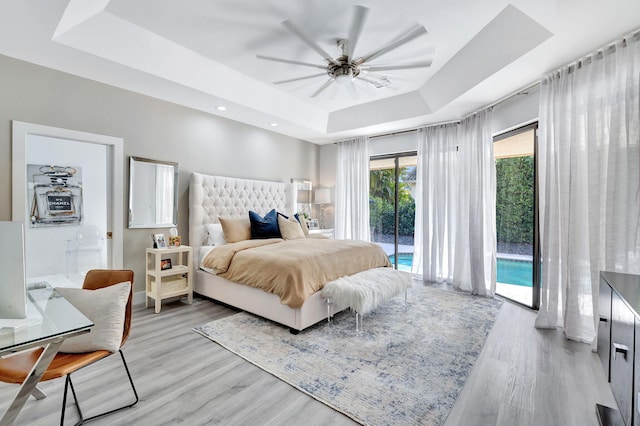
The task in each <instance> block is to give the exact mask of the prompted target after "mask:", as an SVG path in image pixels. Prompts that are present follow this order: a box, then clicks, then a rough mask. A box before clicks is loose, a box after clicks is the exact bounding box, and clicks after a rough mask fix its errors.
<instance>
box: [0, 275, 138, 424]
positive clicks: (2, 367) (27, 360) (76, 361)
mask: <svg viewBox="0 0 640 426" xmlns="http://www.w3.org/2000/svg"><path fill="white" fill-rule="evenodd" d="M125 281H129V282H131V291H130V293H129V300H128V301H127V306H126V308H125V320H124V330H123V333H122V343H121V345H120V346H121V347H122V345H124V342H125V341H126V340H127V338H128V337H129V331H130V329H131V304H132V298H133V271H129V270H106V269H94V270H91V271H89V272H88V273H87V275H86V277H85V279H84V283H83V285H82V288H83V289H89V290H97V289H99V288H103V287H108V286H111V285H114V284H118V283H121V282H125ZM42 350H43V349H42V348H40V349H35V350H31V351H27V352H23V353H19V354H16V355H14V356H11V357H8V358H6V359H2V360H0V381H2V382H6V383H22V382H23V381H24V379H25V377H27V375H28V374H29V372H30V371H31V368H32V367H33V365H34V364H35V363H36V361H37V359H38V357H39V356H40V354H41V353H42ZM118 352H119V353H120V357H121V358H122V363H123V364H124V368H125V370H126V372H127V376H128V377H129V382H130V383H131V389H132V390H133V394H134V396H135V401H134V402H133V403H129V404H127V405H125V406H122V407H119V408H116V409H113V410H110V411H107V412H105V413H102V414H98V415H95V416H92V417H89V418H86V419H85V418H84V417H83V415H82V411H81V409H80V405H79V404H78V399H77V398H76V392H75V390H74V388H73V382H72V381H71V373H74V372H76V371H78V370H79V369H81V368H83V367H86V366H87V365H90V364H93V363H94V362H96V361H98V360H101V359H103V358H106V357H108V356H109V355H113V353H112V352H109V351H106V350H101V351H95V352H88V353H79V354H75V353H74V354H69V353H58V354H57V355H56V356H55V358H54V359H53V361H51V364H50V365H49V367H48V368H47V371H46V372H45V373H44V375H43V376H42V379H41V381H46V380H51V379H57V378H59V377H63V376H66V381H65V385H64V396H63V399H62V412H61V415H60V424H61V425H62V424H64V414H65V408H66V403H67V391H68V388H69V386H71V393H72V394H73V399H74V401H75V405H76V408H77V409H78V414H79V416H80V421H79V422H78V423H76V424H82V423H84V422H86V421H89V420H92V419H95V418H97V417H102V416H105V415H107V414H111V413H114V412H116V411H119V410H122V409H125V408H129V407H132V406H134V405H135V404H137V402H138V393H137V392H136V388H135V386H134V384H133V379H132V378H131V374H130V373H129V367H128V366H127V362H126V361H125V359H124V354H123V353H122V350H121V349H120V350H118Z"/></svg>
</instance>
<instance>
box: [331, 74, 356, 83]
mask: <svg viewBox="0 0 640 426" xmlns="http://www.w3.org/2000/svg"><path fill="white" fill-rule="evenodd" d="M333 79H334V80H335V82H336V83H338V84H349V83H350V82H351V81H353V77H352V76H351V75H347V74H341V75H336V76H335V77H333Z"/></svg>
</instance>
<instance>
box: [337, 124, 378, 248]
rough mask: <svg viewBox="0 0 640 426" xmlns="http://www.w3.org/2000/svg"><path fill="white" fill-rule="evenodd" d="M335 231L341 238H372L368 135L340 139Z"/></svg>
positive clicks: (365, 239)
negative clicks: (346, 139)
mask: <svg viewBox="0 0 640 426" xmlns="http://www.w3.org/2000/svg"><path fill="white" fill-rule="evenodd" d="M335 233H336V238H338V239H353V240H363V241H370V240H371V230H370V229H369V138H367V137H360V138H356V139H353V140H349V141H344V142H339V143H338V154H337V165H336V214H335Z"/></svg>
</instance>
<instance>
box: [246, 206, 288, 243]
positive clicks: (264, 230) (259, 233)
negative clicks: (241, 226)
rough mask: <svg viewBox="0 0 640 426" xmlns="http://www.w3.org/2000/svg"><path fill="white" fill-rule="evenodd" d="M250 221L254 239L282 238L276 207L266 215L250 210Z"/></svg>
mask: <svg viewBox="0 0 640 426" xmlns="http://www.w3.org/2000/svg"><path fill="white" fill-rule="evenodd" d="M249 221H250V222H251V238H252V239H265V238H280V228H279V227H278V213H277V212H276V209H273V210H271V211H270V212H269V213H267V214H266V215H265V216H264V217H261V216H260V215H259V214H258V213H256V212H254V211H249Z"/></svg>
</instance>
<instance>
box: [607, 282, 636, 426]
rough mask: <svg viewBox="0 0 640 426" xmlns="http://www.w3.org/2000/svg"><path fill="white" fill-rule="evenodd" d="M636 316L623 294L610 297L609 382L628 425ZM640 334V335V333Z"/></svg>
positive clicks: (631, 405)
mask: <svg viewBox="0 0 640 426" xmlns="http://www.w3.org/2000/svg"><path fill="white" fill-rule="evenodd" d="M634 333H635V324H634V315H633V312H632V311H631V310H630V309H629V308H628V307H627V306H626V305H625V304H624V302H623V301H622V299H621V298H620V296H618V295H617V294H615V293H613V295H612V296H611V351H610V355H609V357H610V358H609V359H610V366H609V369H610V371H611V373H610V376H609V377H610V380H609V381H610V382H611V390H612V391H613V396H615V397H616V402H617V403H618V409H619V410H620V414H622V419H623V420H624V423H625V424H627V425H630V424H632V423H631V420H632V419H631V415H632V411H633V362H634V357H633V352H634V343H635V342H634ZM639 337H640V336H639Z"/></svg>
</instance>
